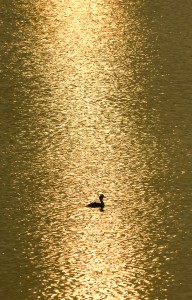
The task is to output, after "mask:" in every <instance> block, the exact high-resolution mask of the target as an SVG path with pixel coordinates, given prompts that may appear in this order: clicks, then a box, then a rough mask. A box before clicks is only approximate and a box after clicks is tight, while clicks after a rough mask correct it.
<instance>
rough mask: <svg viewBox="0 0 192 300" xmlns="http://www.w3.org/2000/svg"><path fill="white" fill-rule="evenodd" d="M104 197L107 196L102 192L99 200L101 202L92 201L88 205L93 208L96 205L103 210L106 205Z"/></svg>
mask: <svg viewBox="0 0 192 300" xmlns="http://www.w3.org/2000/svg"><path fill="white" fill-rule="evenodd" d="M103 198H106V197H105V196H104V195H103V194H101V195H100V196H99V200H100V201H101V203H99V202H91V203H89V204H88V205H87V207H92V208H95V207H100V208H101V210H103V208H104V206H105V203H104V202H103Z"/></svg>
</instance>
